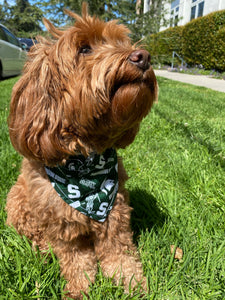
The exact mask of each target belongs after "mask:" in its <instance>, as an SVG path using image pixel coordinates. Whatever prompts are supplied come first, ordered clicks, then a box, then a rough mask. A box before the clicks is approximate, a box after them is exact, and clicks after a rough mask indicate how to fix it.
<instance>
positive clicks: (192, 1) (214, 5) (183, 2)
mask: <svg viewBox="0 0 225 300" xmlns="http://www.w3.org/2000/svg"><path fill="white" fill-rule="evenodd" d="M165 8H166V10H167V15H166V19H167V20H170V25H168V26H167V27H161V29H160V31H162V30H164V29H166V28H168V27H170V26H176V25H185V24H186V23H188V22H190V21H191V19H192V18H193V19H196V18H197V17H199V16H205V15H208V14H209V13H211V12H214V11H217V10H222V9H225V0H175V1H173V2H172V3H171V4H166V5H165Z"/></svg>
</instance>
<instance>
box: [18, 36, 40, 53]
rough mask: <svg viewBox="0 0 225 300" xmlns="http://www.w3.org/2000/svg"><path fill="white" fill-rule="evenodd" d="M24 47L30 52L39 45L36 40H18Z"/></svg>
mask: <svg viewBox="0 0 225 300" xmlns="http://www.w3.org/2000/svg"><path fill="white" fill-rule="evenodd" d="M18 40H19V41H20V43H21V44H22V45H25V50H26V51H30V48H31V47H32V46H33V45H34V44H36V43H37V41H36V40H35V39H27V38H18Z"/></svg>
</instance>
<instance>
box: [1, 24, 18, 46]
mask: <svg viewBox="0 0 225 300" xmlns="http://www.w3.org/2000/svg"><path fill="white" fill-rule="evenodd" d="M2 29H3V30H4V32H5V34H6V36H7V40H8V42H9V43H11V44H13V45H15V46H18V47H20V43H19V41H18V40H17V38H16V37H15V36H14V35H13V34H12V33H11V32H10V31H8V30H7V29H6V28H2Z"/></svg>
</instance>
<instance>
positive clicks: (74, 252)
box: [54, 236, 97, 299]
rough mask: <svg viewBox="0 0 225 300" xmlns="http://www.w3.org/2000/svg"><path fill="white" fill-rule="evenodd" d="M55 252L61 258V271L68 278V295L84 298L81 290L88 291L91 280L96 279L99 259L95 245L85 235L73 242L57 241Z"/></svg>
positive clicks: (66, 289)
mask: <svg viewBox="0 0 225 300" xmlns="http://www.w3.org/2000/svg"><path fill="white" fill-rule="evenodd" d="M54 252H55V254H56V255H57V257H58V258H59V263H60V268H61V273H62V275H63V276H64V278H65V279H66V280H67V284H66V286H65V291H66V297H65V299H67V297H70V298H73V299H83V296H82V294H81V291H83V292H84V293H85V294H87V292H88V287H89V283H90V282H89V281H91V282H94V281H95V275H96V272H97V259H96V256H95V253H94V249H93V245H92V244H91V242H90V241H89V239H88V238H87V237H85V236H78V237H77V239H75V240H74V241H73V242H68V243H66V242H65V241H62V242H60V241H59V242H56V244H55V245H54Z"/></svg>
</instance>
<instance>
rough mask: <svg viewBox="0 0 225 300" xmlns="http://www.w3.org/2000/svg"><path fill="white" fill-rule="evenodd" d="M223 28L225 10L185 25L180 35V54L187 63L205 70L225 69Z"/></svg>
mask: <svg viewBox="0 0 225 300" xmlns="http://www.w3.org/2000/svg"><path fill="white" fill-rule="evenodd" d="M223 28H224V29H225V10H224V11H218V12H214V13H211V14H209V15H207V16H204V17H200V18H198V19H195V20H192V21H191V22H189V23H188V24H186V25H185V26H184V29H183V34H182V54H183V56H184V59H185V60H186V61H187V63H189V64H190V65H199V64H202V65H203V66H204V68H206V69H220V70H223V69H224V68H225V62H224V60H225V57H224V53H225V52H224V47H223V45H224V37H225V35H224V30H223ZM221 67H222V68H221Z"/></svg>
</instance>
